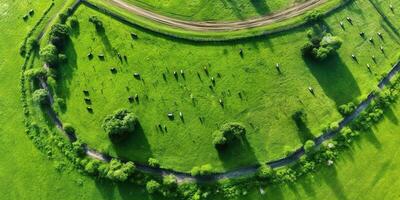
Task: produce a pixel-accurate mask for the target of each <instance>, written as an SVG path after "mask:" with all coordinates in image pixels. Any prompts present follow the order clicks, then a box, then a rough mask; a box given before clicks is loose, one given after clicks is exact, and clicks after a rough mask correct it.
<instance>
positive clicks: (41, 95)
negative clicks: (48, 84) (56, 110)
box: [32, 89, 49, 105]
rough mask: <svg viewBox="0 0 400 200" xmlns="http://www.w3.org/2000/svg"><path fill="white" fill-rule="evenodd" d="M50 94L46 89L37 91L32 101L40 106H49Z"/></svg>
mask: <svg viewBox="0 0 400 200" xmlns="http://www.w3.org/2000/svg"><path fill="white" fill-rule="evenodd" d="M48 94H49V92H48V91H47V90H45V89H38V90H35V91H34V92H33V94H32V100H33V101H34V102H35V103H37V104H39V105H46V104H48V99H47V96H48Z"/></svg>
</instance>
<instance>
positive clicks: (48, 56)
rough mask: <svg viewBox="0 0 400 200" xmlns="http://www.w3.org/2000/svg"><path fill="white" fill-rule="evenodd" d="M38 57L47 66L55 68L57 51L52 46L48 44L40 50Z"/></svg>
mask: <svg viewBox="0 0 400 200" xmlns="http://www.w3.org/2000/svg"><path fill="white" fill-rule="evenodd" d="M39 54H40V57H41V58H42V60H43V62H45V63H47V64H48V65H49V66H55V65H57V63H58V50H57V48H56V47H55V46H54V45H52V44H48V45H47V46H46V47H44V48H43V49H42V50H40V53H39Z"/></svg>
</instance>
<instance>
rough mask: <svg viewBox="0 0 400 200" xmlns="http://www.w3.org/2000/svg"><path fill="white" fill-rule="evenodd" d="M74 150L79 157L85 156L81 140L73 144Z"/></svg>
mask: <svg viewBox="0 0 400 200" xmlns="http://www.w3.org/2000/svg"><path fill="white" fill-rule="evenodd" d="M64 127H65V126H64ZM74 131H75V130H74ZM72 150H73V151H74V152H75V154H76V155H78V156H84V155H85V149H84V147H83V144H82V142H81V141H80V140H77V141H75V142H73V143H72Z"/></svg>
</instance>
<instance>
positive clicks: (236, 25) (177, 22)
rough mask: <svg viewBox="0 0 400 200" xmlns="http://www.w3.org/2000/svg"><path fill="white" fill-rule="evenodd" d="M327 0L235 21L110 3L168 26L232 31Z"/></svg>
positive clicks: (266, 22) (275, 19)
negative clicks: (183, 16) (183, 17)
mask: <svg viewBox="0 0 400 200" xmlns="http://www.w3.org/2000/svg"><path fill="white" fill-rule="evenodd" d="M326 1H327V0H309V1H306V2H304V3H301V4H297V5H295V6H293V7H290V8H288V9H286V10H283V11H280V12H277V13H273V14H270V15H266V16H262V17H258V18H254V19H248V20H243V21H234V22H217V21H202V22H197V21H186V20H181V19H175V18H170V17H166V16H163V15H160V14H157V13H154V12H151V11H149V10H145V9H143V8H140V7H138V6H135V5H132V4H129V3H126V2H124V1H123V0H110V3H111V4H113V5H115V6H117V7H120V8H122V9H125V10H126V11H128V12H130V13H133V14H135V15H139V16H141V17H144V18H146V19H149V20H151V21H155V22H159V23H162V24H165V25H168V26H172V27H176V28H181V29H186V30H191V31H232V30H240V29H249V28H255V27H260V26H265V25H269V24H273V23H276V22H279V21H283V20H286V19H289V18H292V17H295V16H299V15H301V14H303V13H304V12H307V11H309V10H311V9H313V8H316V7H318V6H320V5H322V4H323V3H325V2H326Z"/></svg>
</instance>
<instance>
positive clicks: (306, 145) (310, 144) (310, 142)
mask: <svg viewBox="0 0 400 200" xmlns="http://www.w3.org/2000/svg"><path fill="white" fill-rule="evenodd" d="M314 148H315V142H314V141H313V140H307V141H306V142H305V143H304V151H305V152H306V153H311V152H313V150H314Z"/></svg>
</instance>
